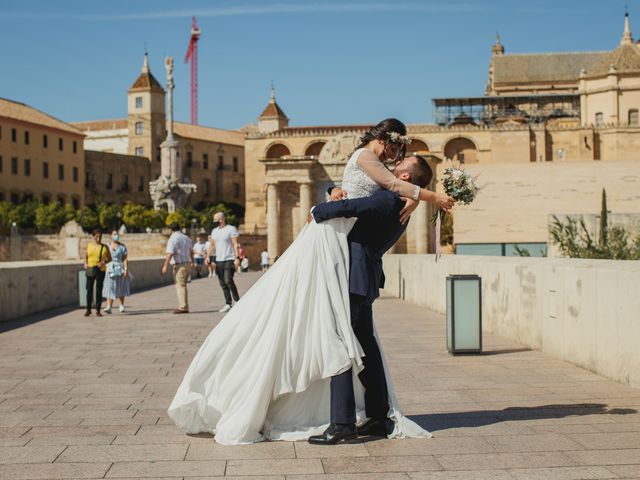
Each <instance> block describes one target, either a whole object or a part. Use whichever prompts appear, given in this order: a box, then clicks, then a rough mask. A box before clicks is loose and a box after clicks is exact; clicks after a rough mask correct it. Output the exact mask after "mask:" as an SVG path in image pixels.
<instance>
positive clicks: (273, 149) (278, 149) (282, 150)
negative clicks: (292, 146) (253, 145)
mask: <svg viewBox="0 0 640 480" xmlns="http://www.w3.org/2000/svg"><path fill="white" fill-rule="evenodd" d="M289 155H291V150H289V147H287V146H286V145H285V144H284V143H274V144H273V145H271V146H270V147H269V148H268V149H267V152H266V153H265V158H282V157H287V156H289Z"/></svg>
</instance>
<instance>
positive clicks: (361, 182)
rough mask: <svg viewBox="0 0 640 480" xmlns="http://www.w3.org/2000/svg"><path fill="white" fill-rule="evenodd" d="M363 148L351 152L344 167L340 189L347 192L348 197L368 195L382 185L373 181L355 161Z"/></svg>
mask: <svg viewBox="0 0 640 480" xmlns="http://www.w3.org/2000/svg"><path fill="white" fill-rule="evenodd" d="M363 150H364V148H360V149H358V150H356V151H355V152H353V155H351V158H350V159H349V161H348V162H347V165H346V166H345V167H344V173H343V174H342V189H343V190H344V191H345V192H347V195H348V197H349V198H362V197H369V196H371V195H373V194H374V193H376V192H377V191H378V190H382V187H381V186H380V185H378V184H377V183H376V182H374V181H373V180H372V179H371V177H369V175H367V174H366V173H365V172H364V170H363V169H362V168H360V166H359V165H358V163H357V162H358V157H359V156H360V154H361V153H362V151H363Z"/></svg>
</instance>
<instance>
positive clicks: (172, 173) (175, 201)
mask: <svg viewBox="0 0 640 480" xmlns="http://www.w3.org/2000/svg"><path fill="white" fill-rule="evenodd" d="M164 66H165V68H166V70H167V97H168V100H167V117H168V118H167V120H168V121H167V138H166V140H165V141H164V142H162V143H161V144H160V176H159V177H158V178H157V179H155V180H153V181H151V182H149V194H150V195H151V199H152V200H153V206H154V208H155V209H160V208H162V206H163V205H166V207H167V210H168V211H169V213H172V212H175V211H176V209H177V208H180V207H183V206H184V205H185V203H186V201H187V197H188V196H189V195H190V194H191V193H193V192H195V191H196V186H195V185H194V184H193V183H188V179H186V180H187V182H186V183H181V180H183V178H182V160H181V159H180V152H179V149H178V146H179V144H178V141H177V140H176V139H175V138H173V58H172V57H167V58H165V61H164Z"/></svg>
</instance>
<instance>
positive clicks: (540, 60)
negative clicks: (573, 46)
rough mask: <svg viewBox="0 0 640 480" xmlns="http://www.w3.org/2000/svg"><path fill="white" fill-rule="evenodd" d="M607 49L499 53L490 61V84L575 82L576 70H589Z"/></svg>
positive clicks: (607, 53) (578, 75)
mask: <svg viewBox="0 0 640 480" xmlns="http://www.w3.org/2000/svg"><path fill="white" fill-rule="evenodd" d="M608 55H609V52H569V53H533V54H512V55H499V56H496V57H494V59H493V61H494V64H493V68H494V74H493V81H494V84H501V83H528V82H558V81H568V82H570V81H575V82H576V83H577V82H578V78H579V77H580V70H582V69H583V68H584V69H586V70H587V71H590V70H591V69H592V68H593V66H594V65H596V64H597V63H598V62H600V61H601V60H602V59H603V58H604V57H606V56H608Z"/></svg>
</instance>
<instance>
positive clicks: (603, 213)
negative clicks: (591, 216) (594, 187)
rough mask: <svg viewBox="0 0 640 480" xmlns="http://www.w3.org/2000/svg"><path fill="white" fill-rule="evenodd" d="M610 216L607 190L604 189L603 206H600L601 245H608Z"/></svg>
mask: <svg viewBox="0 0 640 480" xmlns="http://www.w3.org/2000/svg"><path fill="white" fill-rule="evenodd" d="M608 220H609V218H608V212H607V192H606V191H605V189H604V188H603V189H602V206H601V207H600V245H602V246H603V247H606V246H607V242H608V235H607V233H608V232H607V228H608V227H609V221H608Z"/></svg>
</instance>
